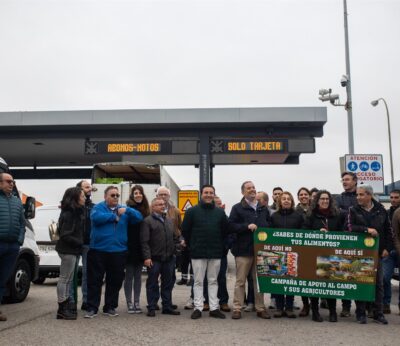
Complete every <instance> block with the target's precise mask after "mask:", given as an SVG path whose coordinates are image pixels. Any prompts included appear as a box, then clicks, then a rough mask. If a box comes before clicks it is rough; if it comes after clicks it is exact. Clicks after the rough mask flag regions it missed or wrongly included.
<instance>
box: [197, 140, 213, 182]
mask: <svg viewBox="0 0 400 346" xmlns="http://www.w3.org/2000/svg"><path fill="white" fill-rule="evenodd" d="M199 152H200V158H199V163H200V164H199V173H200V180H199V181H200V188H201V187H202V186H203V185H205V184H210V163H211V162H210V138H209V137H208V136H206V135H201V136H200V150H199Z"/></svg>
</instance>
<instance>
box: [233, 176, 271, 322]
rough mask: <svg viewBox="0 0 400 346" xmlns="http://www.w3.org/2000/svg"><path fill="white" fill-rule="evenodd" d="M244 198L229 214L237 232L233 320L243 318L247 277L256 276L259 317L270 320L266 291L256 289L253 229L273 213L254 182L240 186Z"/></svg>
mask: <svg viewBox="0 0 400 346" xmlns="http://www.w3.org/2000/svg"><path fill="white" fill-rule="evenodd" d="M241 191H242V195H243V198H242V200H241V201H240V202H239V203H237V204H235V205H234V206H233V208H232V210H231V214H230V216H229V221H230V228H231V231H232V232H233V233H234V234H235V235H236V240H235V242H234V243H233V246H232V250H231V251H232V253H233V255H234V256H235V261H236V283H235V291H234V297H233V313H232V318H233V319H240V318H241V317H242V315H241V308H242V306H243V303H244V292H245V283H246V278H247V275H248V274H249V273H252V275H253V281H254V295H255V308H256V311H257V316H258V317H260V318H264V319H269V318H270V316H269V315H268V313H267V310H266V309H265V305H264V294H263V293H259V292H257V285H256V258H255V257H254V242H253V232H254V231H255V230H256V229H257V227H268V226H269V223H270V214H269V211H268V209H267V208H266V207H265V206H260V205H259V204H258V202H257V200H256V194H257V193H256V189H255V187H254V184H253V182H251V181H245V182H244V183H243V184H242V186H241Z"/></svg>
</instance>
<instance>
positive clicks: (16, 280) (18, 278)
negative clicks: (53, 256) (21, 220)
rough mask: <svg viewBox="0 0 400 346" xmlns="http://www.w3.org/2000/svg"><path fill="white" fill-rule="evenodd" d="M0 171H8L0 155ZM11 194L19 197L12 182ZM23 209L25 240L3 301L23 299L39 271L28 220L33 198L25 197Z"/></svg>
mask: <svg viewBox="0 0 400 346" xmlns="http://www.w3.org/2000/svg"><path fill="white" fill-rule="evenodd" d="M0 173H9V174H11V173H10V170H9V168H8V165H7V163H6V161H5V160H3V159H2V158H1V157H0ZM13 194H14V195H15V196H17V197H18V198H20V195H19V193H18V190H17V187H16V186H15V184H14V190H13ZM24 209H25V240H24V243H23V245H22V246H21V248H20V251H19V255H18V258H17V261H16V263H15V267H14V271H13V274H12V275H11V277H10V279H9V280H8V282H7V286H6V292H5V294H4V297H3V302H6V303H19V302H22V301H24V300H25V298H26V297H27V295H28V293H29V289H30V286H31V281H34V280H36V279H37V277H38V273H39V261H40V257H39V249H38V246H37V244H36V241H35V233H34V228H33V227H32V224H31V223H30V220H31V219H33V218H34V217H35V199H34V198H33V197H27V198H26V200H25V203H24Z"/></svg>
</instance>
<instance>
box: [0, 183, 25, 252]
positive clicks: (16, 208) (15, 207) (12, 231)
mask: <svg viewBox="0 0 400 346" xmlns="http://www.w3.org/2000/svg"><path fill="white" fill-rule="evenodd" d="M24 237H25V217H24V207H23V205H22V203H21V200H20V199H19V198H18V197H16V196H14V195H11V196H7V195H6V194H5V193H4V192H3V191H2V190H0V242H5V243H14V242H18V243H19V244H20V245H22V244H23V242H24Z"/></svg>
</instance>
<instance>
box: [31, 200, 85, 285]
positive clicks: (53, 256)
mask: <svg viewBox="0 0 400 346" xmlns="http://www.w3.org/2000/svg"><path fill="white" fill-rule="evenodd" d="M60 213H61V209H60V208H59V207H58V206H56V205H50V206H49V205H45V206H41V207H38V208H36V217H35V218H34V219H33V220H32V225H33V228H34V229H35V234H36V242H37V244H38V247H39V254H40V266H39V277H38V278H37V279H36V280H35V281H34V283H35V284H43V283H44V281H45V280H46V278H57V277H59V276H60V264H61V259H60V257H59V256H58V253H57V251H56V243H57V240H54V239H53V238H52V235H51V228H52V227H54V226H56V225H57V222H58V218H59V217H60ZM79 265H80V268H79V272H80V271H81V268H82V263H81V262H80V263H79Z"/></svg>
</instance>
